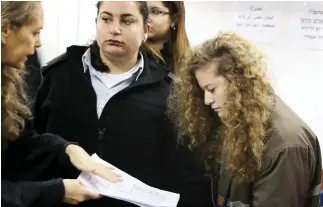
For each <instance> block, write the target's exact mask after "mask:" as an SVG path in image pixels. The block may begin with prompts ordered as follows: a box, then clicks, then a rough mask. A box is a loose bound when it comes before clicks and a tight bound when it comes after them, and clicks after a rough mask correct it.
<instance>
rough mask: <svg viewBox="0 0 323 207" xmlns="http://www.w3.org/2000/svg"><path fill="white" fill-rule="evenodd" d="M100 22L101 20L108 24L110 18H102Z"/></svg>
mask: <svg viewBox="0 0 323 207" xmlns="http://www.w3.org/2000/svg"><path fill="white" fill-rule="evenodd" d="M102 20H103V21H104V22H105V23H109V22H111V19H110V18H106V17H102Z"/></svg>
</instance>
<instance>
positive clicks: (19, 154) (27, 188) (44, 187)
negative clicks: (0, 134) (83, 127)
mask: <svg viewBox="0 0 323 207" xmlns="http://www.w3.org/2000/svg"><path fill="white" fill-rule="evenodd" d="M29 126H30V125H28V127H27V128H26V130H25V132H24V134H23V135H21V136H20V137H19V138H17V139H16V140H15V141H12V142H9V141H5V140H6V139H5V138H2V139H1V141H2V149H1V176H2V177H1V206H3V207H29V206H30V207H43V206H52V205H56V204H60V203H61V202H62V201H63V197H64V194H65V189H64V185H63V181H62V179H52V180H49V178H50V176H48V175H50V172H51V171H52V170H56V166H57V165H66V163H69V160H68V156H67V155H66V154H65V148H66V145H67V144H68V142H66V141H65V140H63V139H62V138H60V137H58V136H54V135H52V134H43V135H36V134H35V133H33V131H32V130H29V129H30V127H29ZM4 146H5V147H4Z"/></svg>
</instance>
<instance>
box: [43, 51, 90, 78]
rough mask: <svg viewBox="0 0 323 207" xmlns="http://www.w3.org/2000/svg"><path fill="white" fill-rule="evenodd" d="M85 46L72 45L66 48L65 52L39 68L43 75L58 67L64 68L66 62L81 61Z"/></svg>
mask: <svg viewBox="0 0 323 207" xmlns="http://www.w3.org/2000/svg"><path fill="white" fill-rule="evenodd" d="M87 48H88V47H86V46H77V45H73V46H70V47H68V48H67V50H66V52H64V53H62V54H60V55H58V56H57V57H55V58H54V59H52V60H51V61H49V62H47V63H46V65H44V66H43V67H42V69H41V72H42V74H43V75H45V74H46V73H48V72H49V71H52V70H54V69H58V68H65V67H66V65H67V64H68V62H78V61H81V59H82V55H83V54H84V53H85V51H86V49H87Z"/></svg>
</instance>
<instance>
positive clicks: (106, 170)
mask: <svg viewBox="0 0 323 207" xmlns="http://www.w3.org/2000/svg"><path fill="white" fill-rule="evenodd" d="M93 173H94V174H95V175H98V176H100V177H103V178H105V179H107V180H109V181H111V182H120V181H122V177H121V175H119V174H117V173H115V172H113V171H112V170H111V168H110V167H107V166H103V167H98V168H96V169H95V171H94V172H93Z"/></svg>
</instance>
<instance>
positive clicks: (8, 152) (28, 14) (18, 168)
mask: <svg viewBox="0 0 323 207" xmlns="http://www.w3.org/2000/svg"><path fill="white" fill-rule="evenodd" d="M42 27H43V9H42V6H41V3H40V2H10V1H2V2H1V104H2V105H1V206H3V207H27V206H32V207H40V206H51V205H55V204H60V203H62V202H65V203H70V204H77V203H79V202H82V201H85V200H89V199H98V198H100V196H99V195H98V194H97V193H93V192H89V191H88V190H87V189H85V188H84V187H83V186H82V185H81V184H80V182H79V181H78V180H76V179H60V178H59V179H52V180H49V178H48V177H49V176H45V175H46V174H47V175H50V174H51V171H52V170H55V169H56V167H57V165H61V166H66V167H70V168H74V167H76V168H77V169H79V170H82V171H85V172H89V173H93V174H96V175H99V176H101V177H104V178H106V179H109V180H111V181H118V180H120V179H119V177H118V176H117V175H115V174H114V173H113V172H112V171H111V169H110V168H108V167H105V166H104V165H101V164H98V163H96V162H94V161H93V160H92V159H91V158H90V156H89V155H88V154H87V153H86V152H85V151H84V150H83V149H82V148H81V147H79V146H77V145H75V144H72V143H69V142H67V141H65V140H64V139H62V138H60V137H58V136H55V135H52V134H43V135H37V134H35V133H34V132H33V131H32V128H31V125H30V122H31V112H30V109H29V108H28V106H27V100H26V95H25V91H24V89H23V88H24V87H23V85H24V83H23V77H22V75H23V73H24V71H23V70H24V63H25V61H26V60H27V56H28V55H31V54H33V53H34V51H35V49H36V48H37V47H40V45H41V43H40V38H39V33H40V30H41V29H42ZM71 164H72V165H71ZM73 165H74V167H73Z"/></svg>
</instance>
